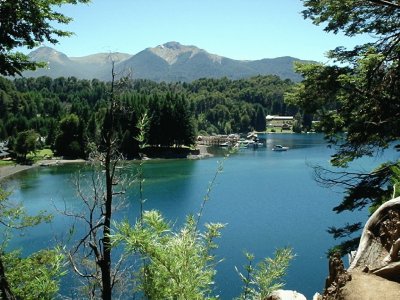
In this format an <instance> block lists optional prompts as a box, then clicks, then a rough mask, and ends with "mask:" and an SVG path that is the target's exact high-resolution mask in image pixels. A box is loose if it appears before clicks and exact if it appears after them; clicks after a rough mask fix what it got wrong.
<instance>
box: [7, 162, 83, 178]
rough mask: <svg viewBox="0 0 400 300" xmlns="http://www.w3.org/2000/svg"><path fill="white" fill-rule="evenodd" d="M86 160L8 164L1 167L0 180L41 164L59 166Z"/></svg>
mask: <svg viewBox="0 0 400 300" xmlns="http://www.w3.org/2000/svg"><path fill="white" fill-rule="evenodd" d="M85 162H86V160H84V159H73V160H68V159H44V160H40V161H38V162H37V163H35V164H32V165H19V164H13V165H8V166H3V167H0V182H1V181H3V180H4V179H6V178H7V177H10V176H12V175H15V174H17V173H20V172H23V171H26V170H30V169H33V168H37V167H40V166H58V165H65V164H71V163H85Z"/></svg>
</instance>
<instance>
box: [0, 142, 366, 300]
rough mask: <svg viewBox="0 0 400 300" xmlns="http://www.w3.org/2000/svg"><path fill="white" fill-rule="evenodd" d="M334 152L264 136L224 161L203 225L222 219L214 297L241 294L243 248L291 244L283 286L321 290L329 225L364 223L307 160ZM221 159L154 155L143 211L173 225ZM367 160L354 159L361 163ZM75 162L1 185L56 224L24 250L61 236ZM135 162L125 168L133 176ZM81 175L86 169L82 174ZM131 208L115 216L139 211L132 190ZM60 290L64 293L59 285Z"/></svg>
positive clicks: (71, 203)
mask: <svg viewBox="0 0 400 300" xmlns="http://www.w3.org/2000/svg"><path fill="white" fill-rule="evenodd" d="M274 144H283V145H285V146H289V147H290V150H289V151H287V152H274V151H272V150H271V148H272V146H273V145H274ZM330 154H332V150H331V149H329V148H327V146H326V144H325V143H324V141H323V138H322V136H320V135H316V134H311V135H295V134H293V135H280V134H271V135H267V147H266V148H260V149H257V150H253V149H245V150H240V151H239V152H238V153H236V154H233V155H231V156H230V157H229V159H227V160H226V161H225V162H224V168H223V172H222V173H221V174H220V175H219V176H218V179H217V182H216V185H215V186H214V188H213V189H212V192H211V199H210V201H209V202H208V203H207V204H206V207H205V211H204V217H203V219H202V222H203V223H205V222H221V223H226V224H227V227H226V228H225V229H224V230H223V232H222V238H221V239H220V240H219V245H220V247H219V249H218V251H217V255H218V258H224V261H223V262H221V263H220V264H219V266H218V274H217V277H216V283H217V289H216V294H219V295H220V296H221V299H232V298H234V297H235V296H238V295H239V294H240V290H241V282H240V280H239V277H238V276H237V274H236V271H235V268H234V267H235V266H237V267H238V268H239V269H240V267H241V266H242V265H243V264H245V262H246V261H245V259H244V256H243V252H244V251H249V252H251V253H254V254H255V256H256V260H261V259H262V258H263V257H266V256H271V255H272V254H273V252H274V251H275V250H276V249H277V248H278V247H284V246H290V247H293V249H294V252H295V253H296V258H295V259H294V260H293V262H292V263H291V266H290V269H289V274H288V276H287V278H286V288H287V289H293V290H297V291H300V292H302V293H303V294H305V295H306V296H307V298H309V299H311V298H312V295H313V294H314V293H315V292H316V291H321V290H322V289H323V286H324V279H325V277H326V276H327V272H328V270H327V259H326V251H327V249H328V248H329V247H331V246H332V245H334V241H333V240H332V238H331V236H330V235H329V234H328V233H327V232H326V229H327V227H329V226H332V225H336V226H340V225H341V224H343V223H344V222H351V221H352V220H359V219H360V218H361V219H363V220H365V218H366V213H365V212H356V213H351V214H340V215H336V214H335V213H334V212H332V207H334V206H335V205H336V204H338V202H339V201H340V199H341V197H342V194H340V193H339V191H332V190H329V189H324V188H322V187H319V186H318V185H317V184H316V183H315V182H314V181H313V178H312V169H311V167H310V166H309V165H310V164H311V165H312V164H321V165H323V166H328V165H329V155H330ZM221 159H222V158H221V157H214V158H210V159H203V160H167V161H165V160H159V161H155V160H154V161H149V162H146V163H145V166H144V172H145V177H146V183H145V189H144V193H145V195H144V196H145V198H146V199H147V201H146V203H145V209H158V210H160V211H161V212H162V213H163V215H164V216H165V217H166V218H168V219H170V220H172V221H173V222H175V223H176V226H179V224H181V223H182V222H184V219H185V216H186V215H187V214H193V213H196V212H198V210H199V207H200V204H201V202H202V199H203V197H204V195H205V193H206V191H207V187H208V184H209V182H210V180H211V179H212V178H213V176H214V174H215V172H216V169H217V165H218V161H219V160H221ZM363 164H366V163H365V162H360V167H364V165H363ZM80 168H82V167H77V166H60V167H49V168H36V169H32V170H29V171H27V172H24V173H21V174H18V175H16V176H14V177H12V178H11V179H9V180H8V181H7V182H6V183H7V185H8V186H9V187H10V188H12V191H13V194H12V196H11V198H12V199H15V200H19V201H22V202H23V203H24V205H25V206H26V208H27V209H28V210H29V211H30V212H37V211H39V210H41V209H46V210H48V211H49V212H52V213H54V214H55V219H54V222H53V223H52V224H50V225H48V224H46V225H41V226H40V227H38V228H35V229H34V230H31V231H30V232H28V233H26V234H25V235H24V236H22V237H19V238H18V239H16V243H17V244H13V246H22V247H24V249H25V250H24V251H25V252H26V253H27V252H30V251H35V250H38V249H40V248H43V247H46V246H49V245H51V244H53V243H55V242H57V241H58V240H63V239H64V238H65V236H66V235H67V233H68V230H69V227H70V224H71V220H69V219H66V218H64V217H61V216H60V215H59V214H57V213H56V209H55V207H57V208H59V209H62V208H63V207H64V204H65V203H66V205H67V206H68V207H69V208H71V207H72V208H73V207H75V208H79V205H80V202H79V201H78V200H77V197H76V192H75V190H74V186H73V184H72V182H73V177H74V175H76V173H77V171H78V169H80ZM135 168H136V165H135V164H130V165H128V167H127V169H128V172H131V173H132V174H134V173H135ZM83 172H85V171H83ZM128 198H129V207H127V208H126V209H124V211H122V212H120V213H118V215H116V216H117V218H118V219H120V218H126V217H127V218H130V219H131V220H133V219H134V218H135V216H137V213H138V207H139V205H138V192H137V187H136V186H133V188H132V189H131V190H130V191H129V193H128ZM63 290H64V291H65V290H68V289H66V288H65V287H64V288H63Z"/></svg>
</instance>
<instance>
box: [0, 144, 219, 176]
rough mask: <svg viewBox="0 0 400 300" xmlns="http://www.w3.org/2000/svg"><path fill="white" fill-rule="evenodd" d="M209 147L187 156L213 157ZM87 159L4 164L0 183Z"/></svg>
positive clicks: (0, 173) (188, 157)
mask: <svg viewBox="0 0 400 300" xmlns="http://www.w3.org/2000/svg"><path fill="white" fill-rule="evenodd" d="M207 147H208V146H205V145H197V149H198V150H199V154H197V155H193V154H190V155H188V156H187V157H186V159H203V158H208V157H213V155H212V154H210V153H209V152H208V151H207ZM148 159H150V160H153V159H154V158H148ZM86 162H87V160H84V159H72V160H69V159H43V160H40V161H38V162H36V163H35V164H32V165H20V164H17V163H15V164H13V165H7V166H2V167H0V183H1V182H2V181H3V180H4V179H6V178H7V177H10V176H13V175H15V174H17V173H20V172H23V171H26V170H29V169H33V168H37V167H49V166H59V165H65V164H76V163H86Z"/></svg>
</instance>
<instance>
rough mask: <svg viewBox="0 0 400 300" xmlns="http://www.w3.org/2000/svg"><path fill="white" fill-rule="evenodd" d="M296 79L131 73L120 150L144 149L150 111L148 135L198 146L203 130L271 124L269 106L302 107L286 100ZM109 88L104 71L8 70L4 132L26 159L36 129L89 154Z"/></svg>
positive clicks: (123, 95)
mask: <svg viewBox="0 0 400 300" xmlns="http://www.w3.org/2000/svg"><path fill="white" fill-rule="evenodd" d="M292 86H293V83H292V82H291V81H290V80H281V79H280V78H279V77H277V76H256V77H253V78H249V79H240V80H229V79H227V78H221V79H200V80H196V81H193V82H191V83H186V82H178V83H165V82H162V83H156V82H152V81H150V80H128V79H126V80H124V83H123V86H118V87H117V88H118V105H117V106H116V110H117V111H116V112H114V113H116V114H117V116H118V117H117V124H116V131H117V133H118V134H117V135H118V140H119V141H120V145H119V147H120V149H119V151H120V152H121V153H122V154H123V155H124V157H126V158H127V159H132V158H134V157H137V155H138V143H137V141H136V139H135V138H136V136H137V135H138V129H137V123H138V120H139V119H140V117H141V116H142V115H143V114H147V115H148V116H149V124H148V128H147V130H146V133H147V143H148V145H150V146H155V147H181V146H183V145H185V146H191V145H193V144H194V143H195V139H196V136H197V135H198V134H203V135H204V134H230V133H247V132H249V131H253V130H257V131H264V130H265V127H266V124H265V116H266V114H276V115H296V114H297V113H298V112H299V109H298V107H297V106H295V105H288V104H285V102H284V94H285V93H286V92H288V91H289V89H290V88H291V87H292ZM109 92H110V83H107V82H101V81H99V80H96V79H93V80H78V79H76V78H74V77H69V78H64V77H61V78H57V79H51V78H49V77H38V78H23V77H22V78H16V79H14V80H9V79H6V78H5V77H1V78H0V140H8V143H9V148H10V149H12V150H14V151H15V152H16V153H17V154H18V155H19V157H20V158H22V159H24V158H25V157H26V153H27V151H28V150H30V148H29V147H28V146H25V147H24V146H21V145H26V144H27V143H26V140H27V138H28V137H36V138H35V139H36V140H40V143H41V145H39V147H40V146H46V147H50V148H51V149H52V150H54V151H55V153H56V154H57V155H59V156H64V157H67V158H86V157H87V156H88V154H89V153H90V151H91V149H92V147H93V145H97V144H99V142H100V141H101V140H102V136H101V133H100V132H101V128H102V127H103V126H106V124H105V122H106V120H107V118H106V115H107V101H106V99H107V97H108V95H109ZM39 137H40V138H39ZM36 146H37V145H33V146H32V147H36ZM27 148H29V149H27ZM32 150H33V149H32Z"/></svg>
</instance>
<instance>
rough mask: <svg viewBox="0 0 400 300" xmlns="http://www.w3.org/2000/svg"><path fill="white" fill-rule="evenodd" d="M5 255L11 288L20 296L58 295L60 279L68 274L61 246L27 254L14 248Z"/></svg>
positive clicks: (32, 298) (27, 298) (26, 299)
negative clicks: (21, 253)
mask: <svg viewBox="0 0 400 300" xmlns="http://www.w3.org/2000/svg"><path fill="white" fill-rule="evenodd" d="M2 258H3V259H4V266H5V268H6V270H7V271H6V276H7V279H8V281H9V282H10V286H11V290H12V292H13V294H14V295H15V296H16V297H17V298H18V299H24V300H36V299H54V298H55V296H56V295H57V293H58V291H59V281H60V279H61V277H62V276H64V275H65V274H66V271H65V263H66V262H65V259H64V255H63V254H62V253H61V250H60V249H55V250H41V251H39V252H36V253H34V254H32V255H31V256H29V257H27V258H21V257H20V253H19V252H18V251H13V252H10V253H7V254H6V255H4V256H3V257H2Z"/></svg>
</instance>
